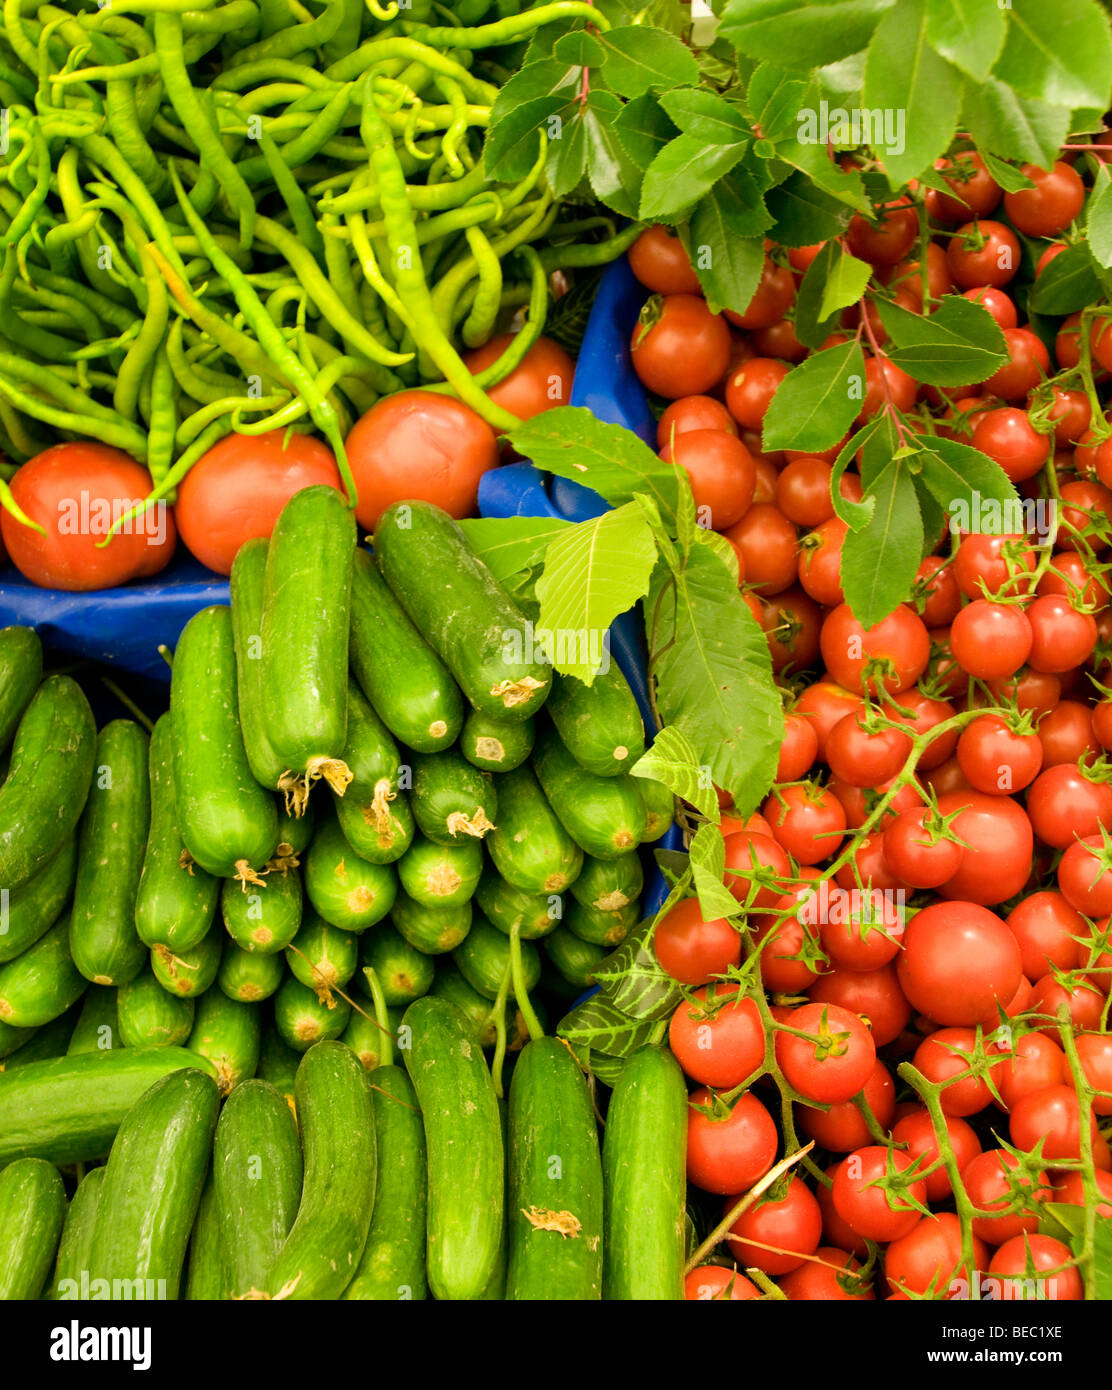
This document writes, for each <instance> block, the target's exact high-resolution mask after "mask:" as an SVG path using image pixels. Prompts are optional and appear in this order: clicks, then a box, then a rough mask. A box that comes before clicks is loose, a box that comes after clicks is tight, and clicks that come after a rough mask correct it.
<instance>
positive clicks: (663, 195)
mask: <svg viewBox="0 0 1112 1390" xmlns="http://www.w3.org/2000/svg"><path fill="white" fill-rule="evenodd" d="M747 148H748V146H747V145H746V144H745V143H744V142H739V143H738V144H736V145H712V146H711V147H710V148H709V149H708V148H707V145H706V142H705V141H703V140H700V139H699V137H698V136H697V135H682V134H681V135H677V136H676V138H675V139H674V140H672V141H671V142H670V143H669V144H667V145H665V146H664V148H663V149H662V150H661V151H660V153H659V154H658V155H657V156H656V158H655V159H654V160H653V162H652V163H651V164H650V165H649V167H648V169H646V171H645V181H644V183H643V184H642V185H641V208H640V213H639V216H640V218H641V220H642V221H643V222H647V221H652V220H653V219H654V218H657V219H664V220H667V219H668V218H669V217H671V218H673V219H674V220H677V214H679V213H682V212H684V211H685V210H686V209H688V208H690V207H691V206H692V204H693V203H697V202H698V201H699V199H700V198H701V197H702V196H703V195H704V194H705V193H709V192H710V190H711V189H712V188H713V187H714V185H715V184H716V183H717V182H718V180H719V179H720V178H721V177H722V175H723V174H728V173H729V172H730V170H731V169H732V168H733V167H734V165H735V164H736V163H737V162H738V160H739V159H741V157H742V155H744V153H745V151H746V149H747ZM678 220H682V219H678Z"/></svg>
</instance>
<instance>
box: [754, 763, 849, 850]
mask: <svg viewBox="0 0 1112 1390" xmlns="http://www.w3.org/2000/svg"><path fill="white" fill-rule="evenodd" d="M762 813H763V815H764V817H765V819H766V820H767V821H768V823H769V825H771V826H772V834H773V836H774V838H775V839H776V841H777V843H778V844H779V845H780V846H781V847H782V848H783V849H785V850H786V851H787V852H788V853H789V854H790V855H791V856H792V858H793V859H795V860H796V861H797V862H798V863H800V864H808V865H810V864H820V863H821V862H822V861H823V860H824V859H829V858H830V857H831V855H834V854H837V852H838V848H839V846H840V845H841V843H842V836H843V835H844V833H845V829H846V813H845V810H844V808H843V807H842V804H841V802H840V801H839V800H838V798H837V797H836V796H835V795H834V794H833V793H832V792H831V791H830V789H829V788H828V787H820V786H818V785H816V784H815V783H813V782H798V783H796V784H795V785H793V786H789V787H782V788H780V789H778V790H777V791H776V792H775V793H774V794H773V795H772V796H770V797H769V799H768V800H767V801H766V802H765V804H764V807H763V808H762Z"/></svg>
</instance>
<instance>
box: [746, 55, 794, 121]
mask: <svg viewBox="0 0 1112 1390" xmlns="http://www.w3.org/2000/svg"><path fill="white" fill-rule="evenodd" d="M807 86H808V84H807V82H806V81H805V80H804V79H803V78H801V77H793V76H790V75H789V74H788V73H786V72H783V71H782V70H781V69H780V68H778V67H773V66H772V64H771V63H762V64H761V65H760V67H759V68H757V70H756V71H755V72H754V73H753V76H752V77H751V78H750V79H749V90H748V92H747V93H746V98H745V99H746V103H747V105H748V107H749V110H750V112H751V114H752V116H753V120H754V122H755V123H756V124H757V125H759V126H760V128H761V134H762V135H763V136H764V137H765V139H766V140H776V139H777V138H778V137H779V136H781V135H786V134H787V133H788V132H789V131H790V130H791V129H792V128H793V127H794V126H795V125H796V124H797V122H798V119H799V108H800V106H801V105H802V104H803V94H804V92H806V90H807Z"/></svg>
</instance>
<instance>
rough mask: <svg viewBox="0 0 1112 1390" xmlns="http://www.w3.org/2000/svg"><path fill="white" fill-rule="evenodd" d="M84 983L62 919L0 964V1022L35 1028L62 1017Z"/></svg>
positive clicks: (79, 995) (67, 926)
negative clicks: (11, 957)
mask: <svg viewBox="0 0 1112 1390" xmlns="http://www.w3.org/2000/svg"><path fill="white" fill-rule="evenodd" d="M87 984H88V981H87V980H86V979H85V977H84V975H81V974H79V973H78V971H77V968H76V967H75V966H74V963H73V960H72V958H71V956H70V946H69V918H68V917H67V916H62V917H60V918H59V919H58V921H57V922H55V924H54V925H53V926H52V927H51V928H50V930H49V931H48V932H47V933H46V935H45V936H41V937H40V938H39V939H38V941H36V942H35V944H34V945H33V946H31V947H29V948H28V949H27V950H26V951H24V952H23V954H22V955H21V956H16V958H15V960H10V961H8V962H7V964H6V965H0V1022H4V1023H9V1024H11V1025H12V1027H14V1028H38V1027H39V1026H40V1025H41V1024H43V1023H49V1022H50V1021H51V1019H54V1018H57V1017H58V1016H59V1015H60V1014H64V1013H65V1011H66V1010H67V1009H68V1008H69V1007H70V1005H71V1004H73V1003H75V1002H76V1001H77V1000H78V999H80V998H81V996H82V994H84V992H85V988H86V986H87Z"/></svg>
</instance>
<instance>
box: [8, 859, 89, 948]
mask: <svg viewBox="0 0 1112 1390" xmlns="http://www.w3.org/2000/svg"><path fill="white" fill-rule="evenodd" d="M76 872H77V837H76V835H67V836H66V838H65V840H63V842H62V844H61V847H60V848H59V850H58V852H57V854H55V855H54V857H53V858H52V859H50V860H48V862H47V863H46V864H44V865H43V867H42V868H41V869H40V870H39V871H38V873H37V874H36V875H35V876H34V878H32V879H29V880H28V881H27V882H26V883H25V884H24V885H23V886H22V887H21V888H13V889H12V890H11V891H10V892H9V893H8V900H7V908H6V910H5V911H0V965H2V964H3V963H4V962H5V961H9V960H15V958H16V956H19V955H22V954H23V952H24V951H26V950H27V949H28V947H30V946H33V945H34V944H35V942H36V941H38V940H39V939H40V938H41V937H42V936H44V935H45V934H46V933H47V932H48V931H49V930H50V928H51V927H52V926H53V925H54V923H55V922H56V921H57V920H58V914H59V913H60V912H61V911H62V909H63V908H64V907H65V905H66V901H67V900H68V898H69V895H70V889H71V888H72V887H73V879H74V874H75V873H76Z"/></svg>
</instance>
